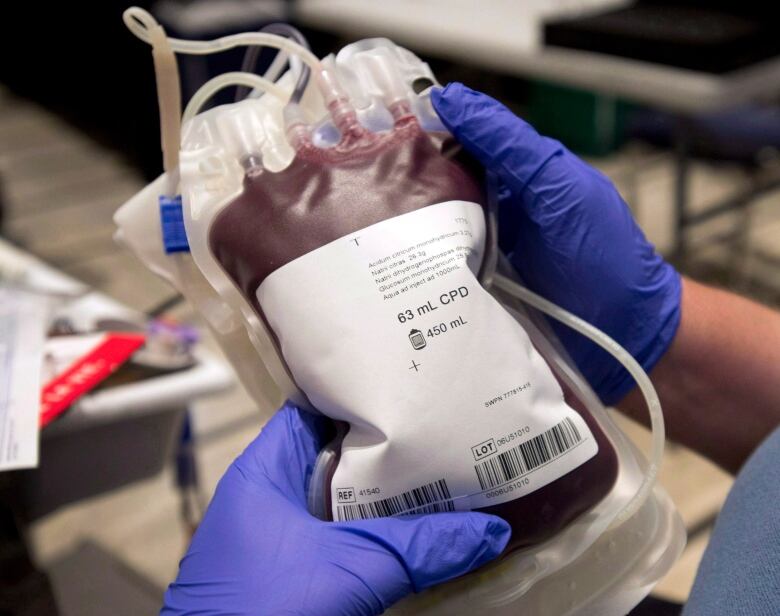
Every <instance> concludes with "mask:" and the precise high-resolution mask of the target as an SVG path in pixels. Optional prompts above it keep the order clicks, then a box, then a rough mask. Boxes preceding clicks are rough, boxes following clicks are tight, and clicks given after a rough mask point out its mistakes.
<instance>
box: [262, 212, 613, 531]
mask: <svg viewBox="0 0 780 616" xmlns="http://www.w3.org/2000/svg"><path fill="white" fill-rule="evenodd" d="M484 245H485V221H484V214H483V211H482V208H481V207H480V206H479V205H477V204H474V203H470V202H465V201H448V202H446V203H439V204H437V205H431V206H429V207H426V208H423V209H421V210H416V211H414V212H410V213H408V214H404V215H402V216H398V217H396V218H391V219H389V220H385V221H383V222H380V223H377V224H375V225H372V226H370V227H367V228H365V229H361V230H360V231H358V232H356V233H353V234H350V235H348V236H345V237H343V238H341V239H339V240H336V241H334V242H331V243H330V244H327V245H325V246H322V247H321V248H318V249H317V250H314V251H312V252H310V253H308V254H306V255H304V256H302V257H300V258H298V259H296V260H294V261H291V262H290V263H288V264H286V265H284V266H283V267H281V268H279V269H278V270H276V271H275V272H273V273H272V274H271V275H270V276H268V277H267V278H266V279H265V280H264V281H263V283H262V284H261V285H260V287H259V288H258V290H257V298H258V301H259V303H260V306H261V307H262V309H263V312H264V314H265V316H266V319H267V320H268V323H269V324H270V326H271V328H272V329H273V331H274V332H275V334H276V336H277V337H278V340H279V343H280V346H281V351H282V354H283V356H284V359H285V361H286V362H287V365H288V366H289V368H290V371H291V372H292V374H293V376H294V378H295V381H296V382H297V384H298V386H299V387H300V388H301V389H302V390H303V391H304V392H305V393H306V395H307V396H308V397H309V399H310V400H311V402H312V403H313V404H314V405H315V406H316V407H317V408H318V409H319V410H320V411H322V412H323V413H324V414H325V415H328V416H329V417H332V418H334V419H338V420H342V421H346V422H348V423H349V424H350V430H349V433H348V434H347V436H346V438H345V439H344V443H343V447H342V454H341V460H340V462H339V465H338V468H337V470H336V472H335V475H334V477H333V481H332V484H331V492H332V504H333V517H334V519H336V520H343V519H353V518H366V517H377V516H381V515H397V514H403V513H420V512H432V511H451V510H467V509H476V508H480V507H485V506H490V505H496V504H499V503H503V502H506V501H509V500H513V499H515V498H518V497H520V496H523V495H525V494H528V493H529V492H532V491H534V490H536V489H538V488H540V487H542V486H544V485H546V484H548V483H550V482H551V481H554V480H556V479H557V478H559V477H561V476H562V475H565V474H566V473H568V472H570V471H571V470H573V469H575V468H576V467H578V466H579V465H581V464H583V463H584V462H585V461H587V460H588V459H590V458H591V457H592V456H594V455H595V454H596V452H597V451H598V445H597V444H596V441H595V439H594V438H593V435H592V434H591V432H590V430H589V429H588V427H587V425H586V424H585V422H584V421H583V419H582V418H581V417H580V416H579V414H577V413H576V412H575V411H573V410H572V409H571V408H569V407H568V406H567V405H566V403H565V402H564V400H563V392H562V390H561V388H560V386H559V385H558V382H557V381H556V380H555V378H554V377H553V374H552V372H551V370H550V368H549V367H548V365H547V364H546V362H545V361H544V360H543V359H542V357H541V356H540V355H539V353H538V352H537V351H536V349H535V348H534V347H533V345H532V344H531V340H530V339H529V337H528V335H527V334H526V332H525V330H523V328H522V327H521V326H520V325H519V324H518V323H517V322H516V321H515V320H514V319H513V318H512V317H511V316H510V315H509V314H508V313H507V312H506V310H504V308H503V307H502V306H501V305H500V304H499V303H498V302H497V301H496V299H495V298H493V297H492V296H491V295H490V294H489V293H488V292H487V291H485V290H484V289H483V288H482V286H481V285H480V284H479V282H478V280H477V277H476V276H477V273H478V271H479V266H480V264H481V262H482V255H483V250H484Z"/></svg>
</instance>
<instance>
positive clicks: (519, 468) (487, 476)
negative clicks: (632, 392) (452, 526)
mask: <svg viewBox="0 0 780 616" xmlns="http://www.w3.org/2000/svg"><path fill="white" fill-rule="evenodd" d="M580 441H582V436H581V435H580V431H579V430H578V429H577V426H576V425H575V424H574V422H573V421H572V420H571V419H569V418H568V417H567V418H566V419H564V420H563V421H561V422H560V423H557V424H555V425H554V426H553V427H552V428H550V429H549V430H547V431H546V432H542V433H541V434H540V435H538V436H535V437H533V438H532V439H528V440H527V441H524V442H522V443H520V444H519V445H517V447H513V448H512V449H509V450H508V451H505V452H503V453H500V454H498V455H497V456H495V457H493V458H490V459H489V460H485V461H484V462H480V463H479V464H477V465H475V466H474V470H475V471H477V478H478V479H479V486H480V488H482V489H483V490H487V489H490V488H495V487H497V486H500V485H501V484H504V483H506V482H507V481H511V480H512V479H516V478H517V477H520V475H525V474H526V473H528V472H530V471H532V470H534V469H535V468H537V467H539V466H541V465H542V464H545V463H547V462H549V461H550V460H552V459H553V458H556V457H558V456H560V455H561V454H563V453H565V452H566V451H568V450H569V449H571V448H572V447H574V446H575V445H577V444H578V443H579V442H580Z"/></svg>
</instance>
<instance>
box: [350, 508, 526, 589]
mask: <svg viewBox="0 0 780 616" xmlns="http://www.w3.org/2000/svg"><path fill="white" fill-rule="evenodd" d="M339 526H340V528H339V530H340V531H342V532H346V533H348V534H353V535H354V536H355V537H356V539H357V538H361V539H366V538H368V539H370V540H371V541H372V542H373V543H376V544H379V546H380V547H381V548H382V549H384V550H385V551H387V552H389V553H390V554H392V555H394V556H395V558H396V559H397V561H398V562H399V563H400V565H401V566H402V567H403V569H404V570H405V572H406V577H407V578H408V582H409V583H411V590H414V591H420V590H423V589H425V588H428V587H430V586H434V585H436V584H439V583H441V582H444V581H446V580H451V579H453V578H456V577H458V576H460V575H463V574H465V573H468V572H469V571H472V570H474V569H476V568H477V567H479V566H481V565H483V564H484V563H486V562H488V561H490V560H493V559H494V558H496V557H497V556H498V555H499V554H501V552H502V551H503V550H504V548H505V547H506V545H507V542H508V541H509V537H510V535H511V529H510V527H509V524H507V523H506V522H505V521H504V520H502V519H501V518H499V517H496V516H493V515H488V514H484V513H472V512H463V513H460V512H458V513H436V514H427V515H417V516H408V517H407V516H405V517H398V518H381V519H374V520H361V521H356V522H350V523H348V524H339ZM363 543H364V542H363ZM385 571H386V567H385ZM363 575H364V576H366V577H367V578H368V577H370V576H371V572H370V571H368V570H364V571H363ZM409 590H410V589H409V588H406V589H402V588H397V589H395V591H396V592H401V591H403V594H405V593H407V592H409ZM403 594H400V595H399V597H396V598H393V597H391V598H390V599H391V600H396V599H397V598H400V596H403Z"/></svg>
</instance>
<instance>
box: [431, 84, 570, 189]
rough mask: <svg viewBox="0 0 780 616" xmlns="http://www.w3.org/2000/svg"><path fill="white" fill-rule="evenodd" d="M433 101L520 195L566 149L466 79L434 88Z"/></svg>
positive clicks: (471, 149) (469, 147)
mask: <svg viewBox="0 0 780 616" xmlns="http://www.w3.org/2000/svg"><path fill="white" fill-rule="evenodd" d="M431 102H432V103H433V107H434V109H435V110H436V113H438V114H439V117H440V118H441V121H442V122H443V123H444V125H445V126H446V127H447V129H448V130H449V131H450V132H451V133H452V134H453V136H454V137H455V138H456V139H457V140H458V142H460V144H461V145H462V146H463V147H464V148H465V149H466V150H467V151H468V152H469V153H470V154H471V155H472V156H474V157H475V158H476V159H477V160H478V161H479V162H480V163H482V166H484V167H485V168H486V169H490V170H492V171H495V172H496V173H498V175H499V177H500V178H501V180H503V181H504V182H505V183H506V184H507V186H508V187H509V188H510V189H511V190H512V191H513V192H515V193H516V194H518V195H519V194H520V193H521V192H522V191H523V190H524V189H525V188H526V187H528V186H529V185H530V184H531V183H532V182H533V180H534V178H535V177H536V175H537V174H538V172H539V171H540V169H542V167H544V166H545V165H546V164H547V163H548V162H549V161H550V159H551V158H553V157H556V156H561V155H562V154H564V152H565V148H564V147H563V146H562V145H561V144H560V143H559V142H558V141H555V140H554V139H549V138H547V137H543V136H541V135H540V134H539V133H537V132H536V130H534V128H533V127H532V126H531V125H530V124H528V123H527V122H525V121H523V120H521V119H520V118H518V117H517V116H516V115H515V114H514V113H512V112H511V111H510V110H509V109H507V108H506V107H505V106H504V105H502V104H501V103H499V102H498V101H497V100H495V99H493V98H491V97H489V96H487V95H486V94H482V93H481V92H476V91H474V90H472V89H470V88H467V87H466V86H464V85H463V84H462V83H451V84H449V85H447V87H445V88H444V89H434V90H433V91H432V92H431Z"/></svg>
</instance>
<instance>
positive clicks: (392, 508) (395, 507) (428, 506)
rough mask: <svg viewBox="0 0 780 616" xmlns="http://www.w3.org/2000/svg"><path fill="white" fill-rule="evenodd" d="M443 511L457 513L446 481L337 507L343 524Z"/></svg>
mask: <svg viewBox="0 0 780 616" xmlns="http://www.w3.org/2000/svg"><path fill="white" fill-rule="evenodd" d="M443 511H455V505H454V504H453V502H452V497H451V496H450V490H449V488H448V487H447V482H446V481H444V479H439V480H438V481H434V482H433V483H428V484H426V485H424V486H421V487H419V488H415V489H414V490H409V491H408V492H404V493H402V494H399V495H398V496H391V497H390V498H383V499H382V500H378V501H373V502H370V503H357V504H355V505H337V506H336V518H337V519H338V520H339V521H342V522H343V521H347V520H365V519H368V518H385V517H389V516H393V515H411V514H413V513H441V512H443Z"/></svg>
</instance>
